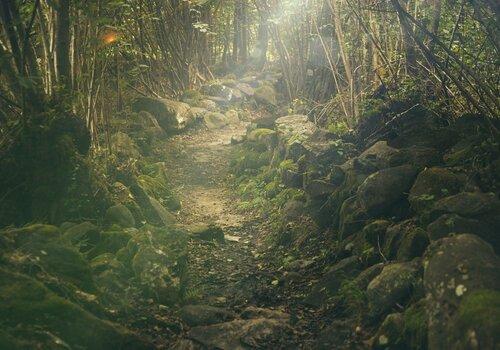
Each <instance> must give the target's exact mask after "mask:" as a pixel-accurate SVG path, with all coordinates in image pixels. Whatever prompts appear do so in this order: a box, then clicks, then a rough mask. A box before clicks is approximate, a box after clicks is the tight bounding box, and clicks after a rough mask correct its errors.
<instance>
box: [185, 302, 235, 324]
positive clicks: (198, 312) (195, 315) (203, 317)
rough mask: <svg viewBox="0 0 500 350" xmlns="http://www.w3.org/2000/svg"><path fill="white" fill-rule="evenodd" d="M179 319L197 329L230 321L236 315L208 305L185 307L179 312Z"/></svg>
mask: <svg viewBox="0 0 500 350" xmlns="http://www.w3.org/2000/svg"><path fill="white" fill-rule="evenodd" d="M180 317H181V320H182V321H183V322H184V323H186V324H187V325H188V326H190V327H197V326H207V325H211V324H215V323H222V322H227V321H232V320H234V319H235V318H236V315H235V314H234V313H233V312H231V311H228V310H226V309H222V308H218V307H214V306H209V305H185V306H183V307H182V308H181V310H180Z"/></svg>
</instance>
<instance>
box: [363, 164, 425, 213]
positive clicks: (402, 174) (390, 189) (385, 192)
mask: <svg viewBox="0 0 500 350" xmlns="http://www.w3.org/2000/svg"><path fill="white" fill-rule="evenodd" d="M416 175H417V169H416V168H415V167H413V166H410V165H402V166H398V167H393V168H387V169H383V170H380V171H378V172H376V173H374V174H372V175H370V176H368V177H367V178H366V180H365V181H364V182H363V183H362V184H361V186H359V188H358V192H357V193H358V198H359V201H360V204H361V207H362V208H363V209H364V210H366V211H367V212H368V213H369V214H371V215H381V214H384V213H387V211H388V210H390V209H391V208H392V207H393V206H394V205H395V204H397V203H398V202H400V201H401V200H403V199H404V198H405V196H406V194H407V193H408V191H409V190H410V188H411V186H412V184H413V181H414V179H415V176H416Z"/></svg>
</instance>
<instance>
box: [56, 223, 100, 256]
mask: <svg viewBox="0 0 500 350" xmlns="http://www.w3.org/2000/svg"><path fill="white" fill-rule="evenodd" d="M64 238H65V239H67V240H68V241H69V242H71V243H72V244H74V245H77V246H78V247H79V249H80V251H82V252H87V251H88V250H90V249H92V248H93V247H95V246H96V244H98V243H99V242H100V240H101V232H100V230H99V228H98V227H97V226H95V225H94V224H92V223H90V222H88V221H85V222H82V223H81V224H78V225H74V226H72V227H70V228H68V229H67V230H66V232H65V233H64Z"/></svg>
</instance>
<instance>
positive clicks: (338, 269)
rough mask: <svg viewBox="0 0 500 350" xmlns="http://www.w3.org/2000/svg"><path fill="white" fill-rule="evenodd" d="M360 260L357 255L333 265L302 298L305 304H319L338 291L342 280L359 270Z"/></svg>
mask: <svg viewBox="0 0 500 350" xmlns="http://www.w3.org/2000/svg"><path fill="white" fill-rule="evenodd" d="M361 267H362V265H361V261H360V259H359V258H358V257H357V256H352V257H349V258H345V259H343V260H341V261H339V262H338V263H336V264H335V265H333V266H332V267H331V268H330V269H328V271H327V272H326V273H325V275H324V276H323V277H322V278H321V280H320V281H319V282H318V283H317V284H316V285H315V286H314V287H313V289H312V291H311V293H310V294H309V295H308V296H307V297H306V298H305V299H304V302H305V303H306V304H307V305H312V306H316V307H318V306H321V305H322V304H323V303H325V302H326V301H327V300H328V299H329V298H331V297H333V296H334V295H335V293H337V292H338V290H339V288H340V287H341V285H342V281H343V280H345V279H347V278H352V277H353V276H354V275H356V274H357V273H358V272H359V271H360V270H361Z"/></svg>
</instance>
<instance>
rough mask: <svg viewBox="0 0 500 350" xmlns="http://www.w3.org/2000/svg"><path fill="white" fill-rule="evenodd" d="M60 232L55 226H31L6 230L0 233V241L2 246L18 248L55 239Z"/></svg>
mask: <svg viewBox="0 0 500 350" xmlns="http://www.w3.org/2000/svg"><path fill="white" fill-rule="evenodd" d="M60 236H61V231H60V230H59V228H57V227H56V226H52V225H44V224H33V225H28V226H25V227H21V228H7V229H4V230H2V231H0V237H1V241H0V242H2V241H3V242H4V245H12V246H13V247H20V246H22V245H24V244H26V243H35V242H39V243H45V242H49V241H51V240H54V239H57V238H59V237H60Z"/></svg>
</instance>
